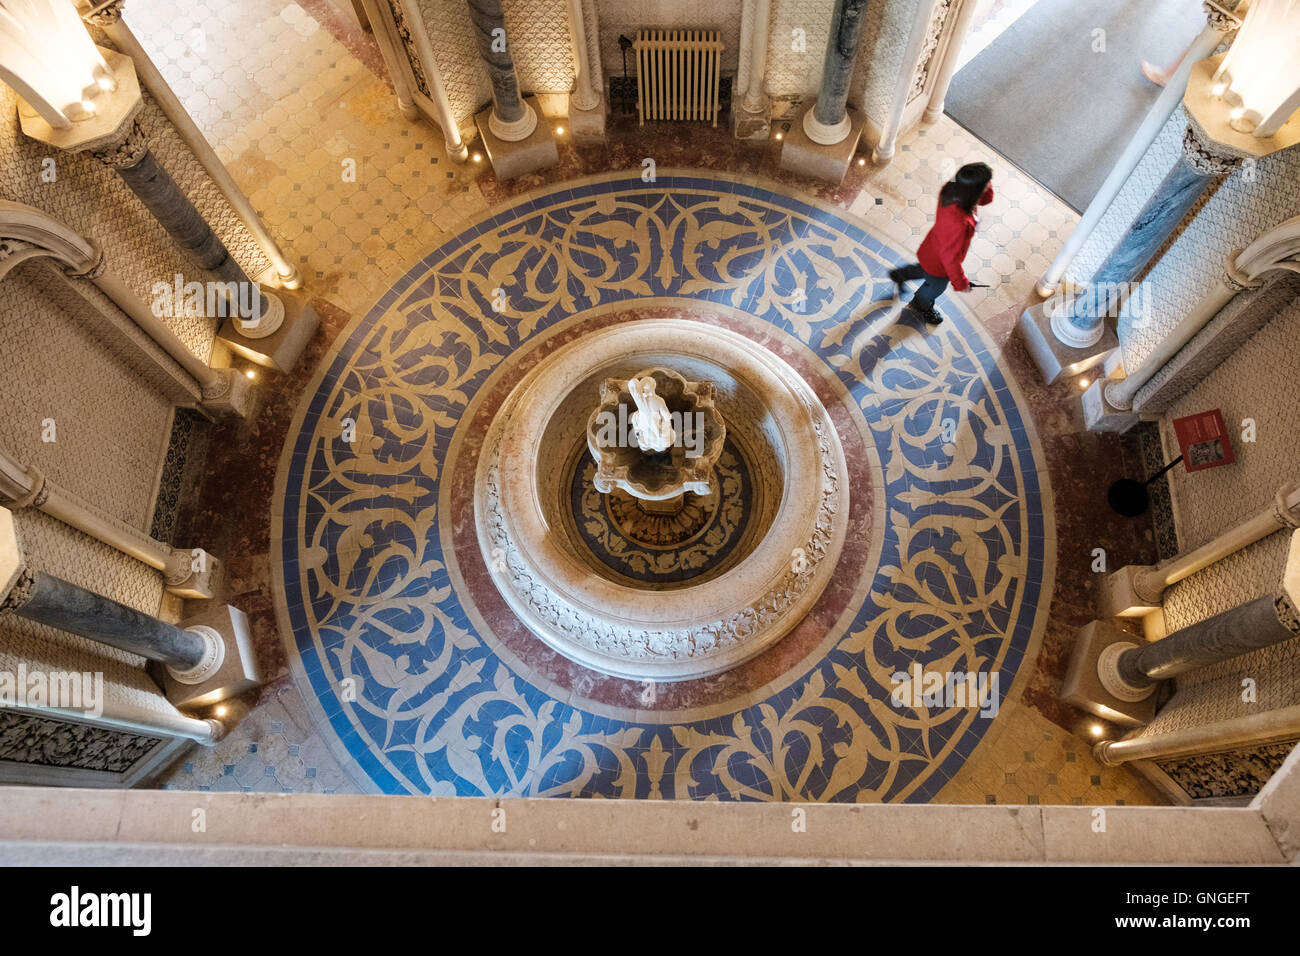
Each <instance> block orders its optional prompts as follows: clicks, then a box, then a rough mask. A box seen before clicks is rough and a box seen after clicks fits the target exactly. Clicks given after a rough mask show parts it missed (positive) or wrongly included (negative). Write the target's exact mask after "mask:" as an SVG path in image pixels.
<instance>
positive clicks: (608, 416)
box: [587, 368, 727, 514]
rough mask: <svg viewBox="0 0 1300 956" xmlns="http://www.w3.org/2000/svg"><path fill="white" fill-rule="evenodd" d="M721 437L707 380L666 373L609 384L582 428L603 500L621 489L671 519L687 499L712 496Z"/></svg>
mask: <svg viewBox="0 0 1300 956" xmlns="http://www.w3.org/2000/svg"><path fill="white" fill-rule="evenodd" d="M629 406H631V407H632V408H634V409H635V410H634V411H632V412H631V413H630V414H629V411H628V409H629ZM726 438H727V427H726V425H725V424H724V423H723V421H722V418H721V416H720V415H719V414H718V410H717V408H716V407H715V406H714V402H713V386H712V385H711V384H710V383H708V382H688V381H686V379H685V378H684V377H682V376H681V375H679V374H678V373H676V372H674V371H673V370H672V369H667V368H652V369H643V370H642V371H640V372H637V373H636V374H635V375H633V376H632V378H631V379H628V380H626V381H625V380H623V379H618V378H610V379H606V380H605V381H604V382H603V383H601V386H600V405H599V406H598V407H597V408H596V410H595V411H594V412H592V413H591V419H590V421H589V422H588V423H587V448H588V450H590V452H591V457H592V458H594V459H595V461H596V474H595V476H594V477H593V479H592V484H593V485H594V486H595V488H596V490H597V491H600V492H602V493H605V494H608V493H610V492H612V491H615V490H623V491H626V492H627V493H628V494H629V495H631V496H632V497H634V498H637V499H638V500H640V501H642V502H644V503H645V504H644V507H645V509H646V510H647V511H650V512H654V513H659V514H676V513H677V512H680V511H681V510H682V508H683V507H684V506H685V499H686V495H687V494H694V495H709V494H711V493H712V492H713V485H714V482H715V476H714V472H713V466H714V465H716V464H717V462H718V459H719V458H720V457H721V455H722V449H723V444H724V442H725V441H726Z"/></svg>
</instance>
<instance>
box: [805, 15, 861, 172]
mask: <svg viewBox="0 0 1300 956" xmlns="http://www.w3.org/2000/svg"><path fill="white" fill-rule="evenodd" d="M866 13H867V0H835V10H834V12H833V13H832V14H831V29H830V35H829V36H828V37H827V38H826V62H825V64H824V65H823V67H822V87H821V92H820V93H818V95H817V103H816V105H815V106H814V107H813V108H812V109H811V110H809V111H808V112H807V113H805V114H804V118H803V129H804V132H805V133H807V134H808V138H809V139H810V140H812V141H813V142H814V143H818V144H820V145H822V146H833V145H834V144H836V143H838V142H840V141H841V140H843V139H844V138H845V137H846V136H848V135H849V130H850V129H851V128H852V125H851V123H850V120H849V115H848V111H847V110H846V109H845V107H846V105H847V104H848V100H849V83H850V82H852V80H853V64H854V61H855V60H856V59H857V56H858V45H859V44H860V43H861V41H862V26H863V22H864V20H865V19H866Z"/></svg>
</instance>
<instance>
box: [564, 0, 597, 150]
mask: <svg viewBox="0 0 1300 956" xmlns="http://www.w3.org/2000/svg"><path fill="white" fill-rule="evenodd" d="M596 29H597V27H596V24H595V22H594V20H593V21H592V22H588V20H587V16H586V13H585V11H584V10H583V0H569V37H570V39H571V40H572V42H573V63H574V67H575V71H576V72H575V75H574V77H573V92H572V93H571V94H570V95H569V132H570V134H571V135H572V136H573V139H574V142H576V143H582V144H592V143H602V142H604V141H605V97H604V95H603V93H602V87H603V86H604V81H603V77H602V76H600V75H599V71H598V70H597V68H596V66H595V64H594V63H593V61H592V56H591V42H590V40H591V37H592V35H593V34H594V33H595V31H596Z"/></svg>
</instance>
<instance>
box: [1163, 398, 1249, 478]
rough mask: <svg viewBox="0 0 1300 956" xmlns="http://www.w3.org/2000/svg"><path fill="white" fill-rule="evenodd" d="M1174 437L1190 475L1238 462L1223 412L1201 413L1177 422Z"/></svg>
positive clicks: (1175, 421)
mask: <svg viewBox="0 0 1300 956" xmlns="http://www.w3.org/2000/svg"><path fill="white" fill-rule="evenodd" d="M1174 434H1175V435H1177V436H1178V448H1179V450H1180V451H1182V453H1183V467H1184V468H1186V469H1187V470H1188V471H1203V470H1204V469H1206V468H1217V467H1218V466H1219V465H1231V464H1232V463H1233V462H1234V461H1236V460H1237V459H1236V457H1235V456H1234V455H1233V454H1232V441H1231V439H1229V438H1228V426H1227V423H1225V422H1224V420H1223V412H1222V411H1220V410H1219V409H1217V408H1216V409H1214V410H1213V411H1209V412H1198V413H1197V414H1195V415H1188V416H1187V417H1186V418H1175V419H1174Z"/></svg>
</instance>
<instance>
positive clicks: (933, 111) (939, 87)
mask: <svg viewBox="0 0 1300 956" xmlns="http://www.w3.org/2000/svg"><path fill="white" fill-rule="evenodd" d="M979 3H980V0H960V2H959V6H958V7H957V18H956V20H954V21H953V25H952V30H951V32H949V34H948V46H947V47H946V48H945V49H944V52H943V60H941V61H940V63H939V72H938V73H937V74H936V75H935V79H934V86H933V87H931V89H930V102H929V103H928V104H927V105H926V107H925V115H924V117H922V118H923V119H924V121H925V122H927V123H933V122H936V121H937V120H938V119H939V117H940V116H942V115H943V101H944V99H946V98H947V96H948V87H949V86H951V85H952V78H953V75H954V74H955V73H956V72H957V64H958V63H959V62H960V61H961V48H962V46H963V45H964V44H965V42H966V36H967V35H968V34H969V33H970V25H971V21H972V20H974V19H975V8H976V7H978V6H979Z"/></svg>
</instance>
